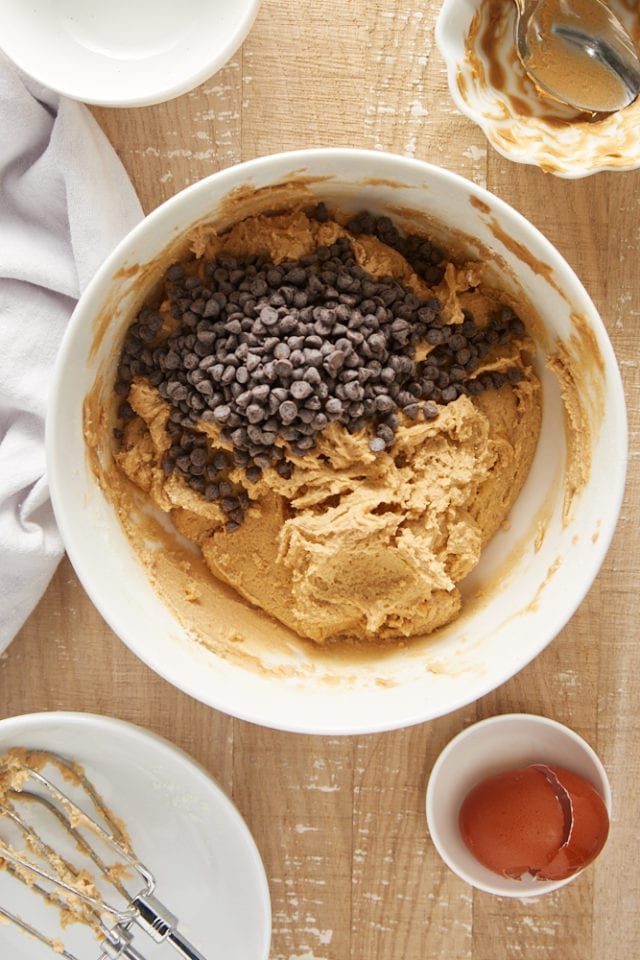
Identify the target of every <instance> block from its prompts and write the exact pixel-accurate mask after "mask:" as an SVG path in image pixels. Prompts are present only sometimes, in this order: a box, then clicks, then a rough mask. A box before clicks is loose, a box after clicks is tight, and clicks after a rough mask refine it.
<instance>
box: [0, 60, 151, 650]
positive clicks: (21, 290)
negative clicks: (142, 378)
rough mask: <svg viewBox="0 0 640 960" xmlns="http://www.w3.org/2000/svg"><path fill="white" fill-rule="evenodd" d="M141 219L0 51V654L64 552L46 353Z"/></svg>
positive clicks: (104, 153) (45, 95) (105, 148)
mask: <svg viewBox="0 0 640 960" xmlns="http://www.w3.org/2000/svg"><path fill="white" fill-rule="evenodd" d="M141 217H142V211H141V208H140V204H139V202H138V199H137V197H136V195H135V192H134V189H133V187H132V185H131V182H130V181H129V179H128V177H127V174H126V173H125V170H124V168H123V167H122V164H121V163H120V161H119V159H118V157H117V156H116V154H115V152H114V150H113V148H112V147H111V145H110V144H109V142H108V140H107V139H106V137H105V136H104V134H103V133H102V131H101V130H100V128H99V126H98V124H97V123H96V122H95V120H94V119H93V117H92V116H91V114H90V112H89V111H88V109H87V108H86V107H85V106H84V105H83V104H79V103H76V102H74V101H71V100H67V99H65V98H64V97H60V96H58V95H57V94H55V93H52V92H51V91H49V90H47V89H46V88H44V87H42V86H40V85H39V84H38V83H36V82H35V81H33V80H31V79H29V78H27V77H26V76H25V75H24V74H22V73H21V72H20V71H19V70H18V69H17V68H16V67H15V66H14V65H13V64H12V63H11V62H10V61H9V60H8V59H7V58H6V57H5V55H4V54H3V53H2V52H0V652H1V651H2V650H4V648H5V647H6V646H7V645H8V644H9V643H10V641H11V640H12V639H13V638H14V636H15V635H16V633H17V632H18V631H19V629H20V627H21V626H22V625H23V623H24V621H25V620H26V618H27V617H28V616H29V614H30V613H31V611H32V610H33V609H34V607H35V606H36V604H37V603H38V601H39V600H40V598H41V596H42V594H43V593H44V591H45V590H46V587H47V585H48V583H49V581H50V579H51V577H52V576H53V573H54V572H55V569H56V566H57V564H58V561H59V560H60V558H61V556H62V551H63V548H62V544H61V542H60V537H59V534H58V531H57V529H56V524H55V520H54V517H53V512H52V509H51V503H50V500H49V491H48V485H47V477H46V469H45V452H44V419H45V410H46V406H47V394H48V386H49V379H50V374H51V370H52V366H53V363H54V360H55V356H56V352H57V349H58V346H59V344H60V341H61V339H62V335H63V333H64V329H65V326H66V324H67V321H68V319H69V316H70V315H71V312H72V310H73V307H74V305H75V303H76V301H77V299H78V297H79V296H80V294H81V293H82V291H83V290H84V288H85V286H86V285H87V283H88V281H89V280H90V279H91V277H92V276H93V274H94V273H95V271H96V269H97V268H98V267H99V266H100V264H101V263H102V261H103V260H104V258H105V257H106V256H107V254H108V253H109V252H110V251H111V250H112V249H113V247H114V246H115V244H116V243H117V242H118V241H119V240H120V239H121V238H122V237H123V236H124V235H125V234H126V233H127V232H128V230H130V229H131V227H133V226H134V225H135V224H136V223H137V222H138V221H139V220H140V219H141Z"/></svg>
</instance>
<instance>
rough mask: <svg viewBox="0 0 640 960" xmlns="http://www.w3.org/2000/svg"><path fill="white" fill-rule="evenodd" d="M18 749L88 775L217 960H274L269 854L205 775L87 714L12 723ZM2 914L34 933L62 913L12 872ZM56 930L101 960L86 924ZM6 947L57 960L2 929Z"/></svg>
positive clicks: (170, 750) (1, 886)
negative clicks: (29, 925) (44, 754)
mask: <svg viewBox="0 0 640 960" xmlns="http://www.w3.org/2000/svg"><path fill="white" fill-rule="evenodd" d="M13 746H22V747H28V748H38V747H39V748H41V749H44V750H51V751H54V752H57V753H60V754H62V755H64V756H66V757H70V758H72V759H74V760H76V761H77V762H78V763H80V764H81V766H82V767H84V770H85V773H86V775H87V777H88V779H89V780H90V781H91V782H92V783H93V784H94V786H95V787H96V789H97V790H98V793H100V794H101V796H102V797H103V799H104V800H105V801H106V803H107V806H108V807H110V809H111V810H112V811H113V813H114V814H116V815H117V816H119V817H120V818H121V820H122V821H123V822H124V824H125V827H126V829H127V830H128V832H129V835H130V837H131V840H132V844H133V847H134V849H135V851H136V853H137V854H138V856H139V857H140V859H141V860H142V862H143V863H144V864H145V865H146V866H147V867H148V868H149V869H150V870H151V872H152V873H153V874H154V876H155V878H156V881H157V888H156V895H157V896H158V898H159V899H160V900H161V901H162V902H163V903H164V905H165V906H166V907H167V908H168V909H169V910H171V911H172V912H173V913H175V914H176V915H177V916H178V918H179V923H178V929H179V931H180V932H181V933H182V934H183V935H184V936H186V937H187V938H188V939H189V940H190V941H191V942H192V943H193V945H194V946H195V947H196V948H197V949H199V950H200V951H201V953H203V954H204V956H205V957H206V958H207V960H219V958H224V960H267V957H268V956H269V947H270V940H271V906H270V899H269V889H268V885H267V880H266V876H265V872H264V868H263V866H262V861H261V859H260V855H259V853H258V850H257V848H256V845H255V843H254V841H253V838H252V837H251V834H250V833H249V831H248V829H247V826H246V824H245V823H244V821H243V819H242V817H241V816H240V814H239V812H238V810H237V809H236V807H235V806H234V805H233V803H232V802H231V801H230V800H229V799H228V797H227V796H226V795H225V794H224V793H223V791H222V790H221V789H220V787H218V785H217V784H216V783H215V782H214V781H213V780H212V779H211V777H210V776H209V775H208V774H207V772H206V771H205V770H204V769H203V768H202V767H200V766H198V765H197V764H196V763H194V761H192V760H191V759H190V758H189V757H188V756H187V755H186V754H185V753H182V751H180V750H178V749H176V748H175V747H174V746H172V745H171V744H170V743H168V742H167V741H166V740H162V739H161V738H160V737H157V736H155V735H153V734H150V733H148V732H147V731H145V730H142V729H140V728H139V727H136V726H133V725H131V724H128V723H124V722H122V721H119V720H112V719H110V718H106V717H99V716H93V715H91V714H84V713H55V712H54V713H36V714H30V715H27V716H22V717H11V718H9V719H7V720H2V721H0V754H2V753H4V752H5V751H6V750H7V749H9V748H10V747H13ZM0 905H2V906H3V907H5V908H6V909H10V910H13V912H15V913H17V914H18V915H19V916H21V917H22V918H23V919H24V920H27V921H32V922H34V925H36V924H37V925H40V923H43V922H46V921H44V920H43V916H44V917H49V918H50V917H51V913H52V911H51V910H50V909H49V908H47V907H46V906H45V905H41V904H39V903H37V902H36V897H35V896H34V895H33V894H32V893H31V892H30V891H29V890H28V889H27V888H26V887H24V886H23V885H22V884H20V883H18V882H17V881H16V880H14V879H13V878H11V877H9V876H7V875H6V874H5V873H4V871H0ZM43 911H45V913H44V914H43ZM50 923H51V920H50V919H49V926H48V927H47V933H48V935H54V936H55V935H56V934H57V935H58V936H60V938H61V939H62V940H63V941H64V942H65V943H68V944H70V947H73V950H72V952H74V953H76V950H77V949H78V946H77V945H78V944H81V945H83V946H84V952H83V953H79V952H78V953H77V956H78V957H80V958H81V960H85V957H86V960H97V957H98V955H99V952H100V951H99V949H98V948H97V945H96V943H95V940H92V939H91V937H89V942H88V946H87V936H86V935H85V933H84V931H82V930H81V929H80V928H79V927H78V925H76V926H75V927H74V928H68V929H67V931H65V933H62V931H61V930H60V929H58V930H57V931H55V930H54V931H51V926H50ZM56 925H57V921H56ZM83 938H84V939H83ZM0 942H1V946H0V956H2V958H3V960H4V958H9V957H10V958H11V960H51V958H52V957H54V956H55V954H54V953H53V952H52V951H51V950H50V949H49V948H48V947H45V946H43V945H41V944H39V943H38V942H36V941H34V940H32V939H30V938H29V937H27V936H26V935H25V934H23V933H21V932H19V931H18V930H16V929H15V928H14V927H5V926H2V927H0ZM134 944H135V946H136V948H137V949H138V950H139V951H140V952H141V953H142V955H143V956H144V957H145V958H146V960H170V958H173V960H176V958H177V957H178V953H177V952H176V950H175V949H173V948H172V947H171V946H170V945H168V944H166V943H165V944H160V945H157V944H154V943H152V941H151V940H150V939H149V937H147V936H146V935H145V934H144V933H143V932H142V931H139V932H136V936H135V940H134Z"/></svg>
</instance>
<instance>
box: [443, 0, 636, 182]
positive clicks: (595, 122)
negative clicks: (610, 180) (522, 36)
mask: <svg viewBox="0 0 640 960" xmlns="http://www.w3.org/2000/svg"><path fill="white" fill-rule="evenodd" d="M609 6H610V7H611V8H612V10H613V11H614V12H615V14H616V15H617V16H618V17H619V18H620V20H621V21H622V22H623V23H624V24H625V26H626V27H627V29H628V30H629V32H630V34H631V36H633V37H634V39H635V40H636V43H638V42H639V41H640V13H639V10H638V5H637V4H636V5H635V6H634V5H631V4H629V3H625V2H624V0H609ZM515 10H516V7H515V4H514V3H513V2H512V0H505V2H503V3H500V4H496V2H495V0H444V3H443V5H442V7H441V10H440V13H439V15H438V20H437V22H436V43H437V46H438V49H439V51H440V53H441V55H442V57H443V58H444V61H445V64H446V67H447V76H448V80H449V88H450V90H451V95H452V97H453V99H454V101H455V103H456V105H457V107H458V108H459V109H460V110H461V111H462V113H464V114H466V115H467V116H468V117H470V118H471V119H472V120H473V121H474V122H475V123H477V124H478V125H479V126H480V127H481V128H482V130H483V131H484V133H485V135H486V137H487V139H488V140H489V142H490V143H491V144H492V146H493V147H495V149H496V150H498V152H499V153H501V154H502V155H503V156H504V157H506V158H507V159H508V160H515V161H516V162H517V163H529V164H533V165H535V166H538V167H541V168H542V169H543V170H546V171H548V172H550V173H554V174H556V175H557V176H560V177H566V178H569V179H575V178H578V177H585V176H588V175H589V174H592V173H597V172H598V171H599V170H634V169H635V168H636V167H638V166H640V100H637V101H636V102H635V103H633V104H631V105H630V106H628V107H626V108H625V109H624V110H620V111H618V112H617V113H613V114H611V115H608V116H605V115H601V116H599V117H597V118H595V119H593V118H591V117H587V116H586V115H585V114H580V113H578V112H577V111H576V110H573V109H572V108H570V107H566V106H563V105H562V104H560V103H554V102H553V101H551V100H549V99H543V98H542V97H540V95H539V94H538V93H537V92H536V89H535V87H534V85H533V83H532V82H531V80H529V78H528V77H527V76H526V75H525V73H524V70H523V67H522V65H521V63H520V61H519V59H518V57H517V55H516V52H515V46H514V43H513V24H514V17H515ZM488 51H489V53H488Z"/></svg>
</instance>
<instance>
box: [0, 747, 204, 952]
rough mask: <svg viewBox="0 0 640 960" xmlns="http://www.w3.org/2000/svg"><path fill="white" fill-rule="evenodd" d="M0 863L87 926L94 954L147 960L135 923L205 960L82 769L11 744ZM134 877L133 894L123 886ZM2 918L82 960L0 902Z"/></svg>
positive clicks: (0, 815) (65, 917)
mask: <svg viewBox="0 0 640 960" xmlns="http://www.w3.org/2000/svg"><path fill="white" fill-rule="evenodd" d="M47 766H51V767H52V769H53V770H55V771H56V772H57V774H58V775H59V777H60V778H61V779H62V780H63V781H64V782H65V784H66V783H69V784H70V786H71V787H72V788H73V789H74V791H77V792H78V794H79V796H80V797H82V798H84V799H82V804H83V806H84V805H85V801H86V802H87V804H86V805H87V807H88V810H90V811H91V814H89V813H88V812H87V810H85V809H82V807H81V806H80V805H79V803H78V802H76V800H74V799H72V798H71V797H70V796H69V794H68V793H67V792H63V790H62V789H60V788H59V787H58V786H57V785H56V784H55V783H53V782H52V780H51V779H50V778H48V777H45V776H44V775H43V774H42V773H41V772H40V770H41V769H42V768H44V767H47ZM36 767H37V768H38V769H36ZM66 789H67V788H66V786H65V790H66ZM103 824H104V825H103ZM45 830H47V831H48V832H50V833H52V835H55V839H56V847H54V846H53V845H52V844H51V842H50V840H46V841H45V840H44V839H43V837H42V836H41V834H42V833H44V831H45ZM0 868H4V869H5V870H6V871H7V872H8V873H9V874H11V875H12V876H13V877H15V878H16V880H18V881H21V882H22V883H24V884H25V885H26V886H28V887H29V888H30V889H31V890H32V892H33V893H34V894H37V895H39V896H40V897H41V898H43V900H44V901H45V902H46V903H47V904H48V905H49V906H51V907H53V908H54V909H55V910H57V911H59V916H60V920H61V923H60V925H61V926H63V927H67V926H68V925H69V924H70V923H80V924H84V925H85V926H87V927H90V928H91V929H92V931H93V933H94V935H95V936H96V939H97V940H98V946H97V947H96V949H100V950H101V953H100V956H99V958H98V960H145V957H144V954H142V953H140V952H139V951H138V950H137V949H136V947H135V946H134V944H133V934H134V931H135V929H136V927H139V928H140V929H142V930H143V931H144V932H145V933H146V934H147V935H148V936H149V937H150V938H151V939H152V940H153V941H154V942H155V943H163V942H166V943H169V944H171V946H172V947H173V948H174V949H175V950H176V951H177V952H178V954H179V955H180V956H181V957H182V958H183V960H205V958H204V956H203V955H202V954H201V953H200V952H199V951H198V950H196V949H195V947H193V946H192V945H191V944H190V943H189V942H188V941H187V940H186V939H185V938H184V937H183V936H181V934H180V933H179V932H178V931H177V929H176V927H177V922H178V921H177V918H176V917H175V916H174V915H173V914H172V913H170V912H169V911H168V910H167V909H166V907H164V905H163V904H162V903H161V902H160V901H159V900H158V899H157V898H156V897H155V896H154V890H155V886H156V883H155V880H154V877H153V875H152V874H151V872H150V871H149V870H148V869H147V867H145V866H144V864H142V863H140V861H139V860H138V858H137V857H136V855H135V853H134V851H133V850H132V848H131V845H130V843H129V841H128V839H127V837H126V834H125V831H124V828H123V827H121V826H120V825H119V824H118V822H117V820H116V818H115V817H114V816H113V814H112V813H111V812H110V810H109V809H108V808H107V806H106V805H105V803H104V802H103V800H102V799H101V798H100V796H99V795H98V793H97V792H96V790H95V788H94V787H93V786H92V784H91V783H90V782H89V781H88V780H87V778H86V777H85V775H84V772H83V771H82V769H81V768H80V767H79V766H78V765H77V764H75V763H73V762H72V761H69V760H66V759H64V758H63V757H60V756H58V755H57V754H54V753H50V752H45V751H40V750H38V751H26V750H21V749H15V750H10V751H9V752H8V753H7V754H5V756H4V757H3V758H2V763H1V764H0ZM134 883H135V885H136V887H137V890H136V892H135V893H133V894H132V893H129V892H128V888H129V887H132V886H133V884H134ZM2 918H4V919H5V920H8V921H9V922H11V923H13V924H15V925H16V926H18V927H19V928H20V929H21V930H23V931H24V932H25V933H27V934H29V935H30V936H32V937H35V939H36V940H38V941H40V943H43V944H45V945H46V946H48V947H50V948H51V949H52V950H53V951H54V952H55V953H56V954H57V956H58V957H62V958H63V960H80V958H78V957H76V956H75V955H74V954H73V953H71V952H69V951H68V950H66V949H65V947H64V946H63V945H62V944H61V943H60V941H59V940H57V939H53V938H52V937H51V936H47V934H46V933H45V932H44V931H43V930H40V929H38V928H36V927H35V926H32V925H31V924H30V923H28V922H27V921H25V920H23V919H22V918H21V917H19V916H17V915H16V914H15V913H13V912H12V911H9V910H5V909H3V908H2V907H0V919H2ZM82 960H87V958H82Z"/></svg>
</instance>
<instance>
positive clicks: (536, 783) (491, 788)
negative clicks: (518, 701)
mask: <svg viewBox="0 0 640 960" xmlns="http://www.w3.org/2000/svg"><path fill="white" fill-rule="evenodd" d="M610 814H611V788H610V784H609V779H608V777H607V773H606V770H605V769H604V767H603V765H602V762H601V760H600V758H599V757H598V756H597V754H596V753H595V751H594V750H593V749H592V747H591V746H590V745H589V744H588V743H587V742H586V741H585V740H583V738H582V737H580V736H579V735H578V734H577V733H576V732H575V731H573V730H571V729H570V728H569V727H566V726H564V725H563V724H561V723H558V722H557V721H556V720H552V719H550V718H548V717H542V716H537V715H535V714H529V713H514V714H501V715H498V716H495V717H489V718H487V719H486V720H481V721H480V722H479V723H475V724H473V725H472V726H470V727H467V728H466V729H464V730H462V731H461V732H460V733H459V734H458V735H457V736H456V737H454V739H453V740H451V742H450V743H449V744H447V746H446V747H445V749H444V750H443V751H442V753H441V754H440V756H439V757H438V759H437V760H436V762H435V764H434V765H433V768H432V770H431V774H430V776H429V783H428V785H427V823H428V827H429V833H430V836H431V839H432V841H433V843H434V845H435V847H436V849H437V850H438V853H439V854H440V856H441V857H442V859H443V860H444V861H445V863H446V864H447V865H448V866H449V867H450V868H451V870H453V872H454V873H456V874H457V875H458V876H459V877H461V878H462V879H463V880H465V881H466V882H467V883H469V884H471V886H474V887H477V888H478V889H479V890H483V891H484V892H485V893H492V894H494V895H496V896H501V897H535V896H540V895H541V894H544V893H551V892H552V891H554V890H557V889H559V888H560V887H563V886H565V885H566V884H567V883H570V882H571V881H572V880H574V879H575V878H577V877H578V876H579V875H580V874H581V873H582V871H583V870H584V869H585V868H587V867H588V866H589V865H590V864H591V863H593V861H594V860H595V859H596V857H598V856H599V855H600V853H601V852H602V850H603V848H604V846H605V844H606V841H607V837H608V834H609V817H610Z"/></svg>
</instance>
